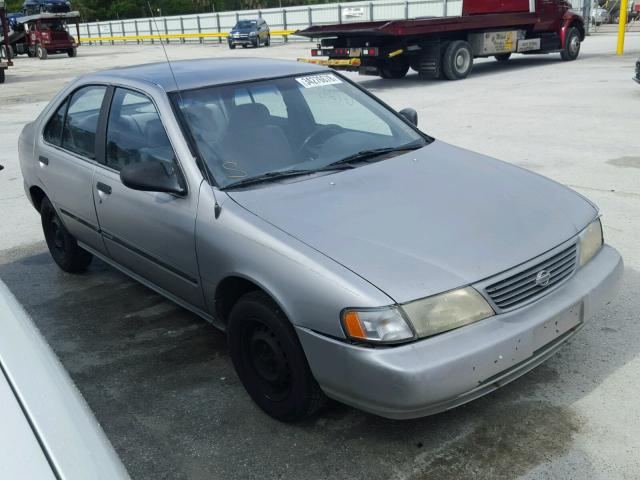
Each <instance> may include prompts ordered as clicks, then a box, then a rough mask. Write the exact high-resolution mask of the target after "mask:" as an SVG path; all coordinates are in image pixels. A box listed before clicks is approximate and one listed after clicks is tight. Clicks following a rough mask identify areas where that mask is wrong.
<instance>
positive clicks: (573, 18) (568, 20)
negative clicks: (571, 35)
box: [558, 11, 587, 48]
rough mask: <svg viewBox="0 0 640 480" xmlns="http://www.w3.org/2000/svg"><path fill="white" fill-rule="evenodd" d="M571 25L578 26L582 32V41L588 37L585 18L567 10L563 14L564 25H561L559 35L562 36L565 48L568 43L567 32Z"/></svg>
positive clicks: (561, 39)
mask: <svg viewBox="0 0 640 480" xmlns="http://www.w3.org/2000/svg"><path fill="white" fill-rule="evenodd" d="M571 27H575V28H577V29H578V31H579V32H580V41H584V39H585V37H586V34H587V33H586V30H585V28H584V18H582V16H580V15H578V14H576V13H573V12H571V11H567V12H565V14H564V15H563V16H562V25H561V27H560V31H559V32H558V35H559V36H560V45H562V47H563V48H564V46H565V45H566V40H567V32H568V31H569V28H571Z"/></svg>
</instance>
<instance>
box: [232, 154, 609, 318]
mask: <svg viewBox="0 0 640 480" xmlns="http://www.w3.org/2000/svg"><path fill="white" fill-rule="evenodd" d="M229 194H230V196H231V197H232V198H233V199H234V200H235V201H237V202H238V203H239V204H240V205H242V206H244V207H245V208H247V209H248V210H250V211H251V212H253V213H255V214H256V215H258V216H259V217H261V218H263V219H264V220H266V221H267V222H270V223H272V224H273V225H275V226H276V227H278V228H280V229H282V230H283V231H285V232H287V233H288V234H290V235H292V236H293V237H296V238H297V239H299V240H300V241H302V242H304V243H306V244H308V245H310V246H312V247H313V248H315V249H317V250H319V251H320V252H322V253H324V254H325V255H327V256H329V257H331V258H332V259H334V260H335V261H337V262H339V263H340V264H342V265H344V266H345V267H347V268H349V269H350V270H352V271H354V272H355V273H357V274H358V275H360V276H362V277H363V278H364V279H365V280H367V281H369V282H371V283H372V284H373V285H375V286H377V287H378V288H379V289H381V290H382V291H384V292H385V293H387V294H388V295H389V296H390V297H392V298H393V299H394V300H395V301H396V302H398V303H403V302H407V301H410V300H414V299H417V298H422V297H426V296H429V295H433V294H437V293H440V292H444V291H447V290H450V289H453V288H457V287H460V286H463V285H468V284H472V283H475V282H477V281H479V280H482V279H485V278H487V277H490V276H493V275H495V274H498V273H500V272H503V271H505V270H508V269H510V268H512V267H515V266H517V265H519V264H521V263H523V262H526V261H527V260H530V259H532V258H534V257H536V256H538V255H540V254H542V253H544V252H546V251H548V250H550V249H551V248H553V247H555V246H557V245H559V244H560V243H562V242H564V241H566V240H568V239H569V238H571V237H573V236H574V235H576V234H577V233H578V232H579V231H580V230H582V229H583V228H584V227H586V226H587V224H588V223H589V222H590V221H592V220H593V219H594V218H595V216H596V214H597V212H596V210H595V208H594V207H593V206H592V205H591V204H590V203H588V202H587V201H586V200H585V199H583V198H582V197H581V196H580V195H578V194H576V193H575V192H573V191H572V190H570V189H568V188H566V187H564V186H562V185H560V184H558V183H555V182H553V181H551V180H548V179H546V178H544V177H541V176H539V175H537V174H534V173H531V172H528V171H526V170H524V169H521V168H519V167H515V166H513V165H509V164H507V163H504V162H500V161H498V160H495V159H491V158H488V157H485V156H482V155H479V154H476V153H472V152H469V151H467V150H463V149H460V148H456V147H453V146H450V145H447V144H445V143H442V142H434V143H432V144H431V145H429V146H427V147H425V148H423V149H421V150H418V151H415V152H410V153H408V154H405V155H401V156H398V157H394V158H391V159H388V160H385V161H381V162H377V163H374V164H371V165H366V166H363V167H360V168H356V169H354V170H347V171H343V172H339V173H336V174H332V175H325V176H318V177H314V178H296V179H295V181H292V182H287V183H277V184H269V185H266V186H264V187H258V188H254V189H251V190H244V191H240V190H237V191H233V190H231V191H229ZM354 306H357V305H354Z"/></svg>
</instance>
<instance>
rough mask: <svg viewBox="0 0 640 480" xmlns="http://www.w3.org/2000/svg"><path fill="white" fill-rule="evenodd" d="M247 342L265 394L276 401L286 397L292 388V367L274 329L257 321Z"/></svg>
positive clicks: (248, 351)
mask: <svg viewBox="0 0 640 480" xmlns="http://www.w3.org/2000/svg"><path fill="white" fill-rule="evenodd" d="M245 342H246V343H245V345H244V347H245V348H246V349H247V352H246V353H247V354H248V357H249V358H250V359H251V365H252V366H253V369H254V371H255V373H256V374H257V376H258V378H260V379H261V380H262V382H263V392H264V395H265V396H266V397H267V398H268V399H269V400H272V401H276V402H277V401H280V400H282V399H283V398H285V397H286V396H287V394H288V393H289V391H290V390H291V367H290V366H289V362H288V360H287V355H286V353H285V352H284V351H283V349H282V346H281V345H280V343H279V342H278V340H277V339H276V336H275V334H274V333H273V331H271V330H270V329H269V327H267V326H266V325H264V324H262V323H260V322H259V321H256V322H255V325H254V326H253V328H252V332H251V333H250V334H249V335H248V336H247V338H246V340H245Z"/></svg>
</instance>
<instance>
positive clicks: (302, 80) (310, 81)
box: [296, 73, 342, 88]
mask: <svg viewBox="0 0 640 480" xmlns="http://www.w3.org/2000/svg"><path fill="white" fill-rule="evenodd" d="M296 81H297V82H298V83H299V84H300V85H302V86H303V87H304V88H314V87H323V86H325V85H335V84H337V83H342V81H341V80H340V79H339V78H338V77H336V76H335V75H333V74H331V73H324V74H320V75H309V76H306V77H298V78H296Z"/></svg>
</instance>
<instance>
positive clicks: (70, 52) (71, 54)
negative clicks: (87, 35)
mask: <svg viewBox="0 0 640 480" xmlns="http://www.w3.org/2000/svg"><path fill="white" fill-rule="evenodd" d="M67 55H69V57H71V58H73V57H77V56H78V50H77V49H76V47H73V48H70V49H69V50H67Z"/></svg>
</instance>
